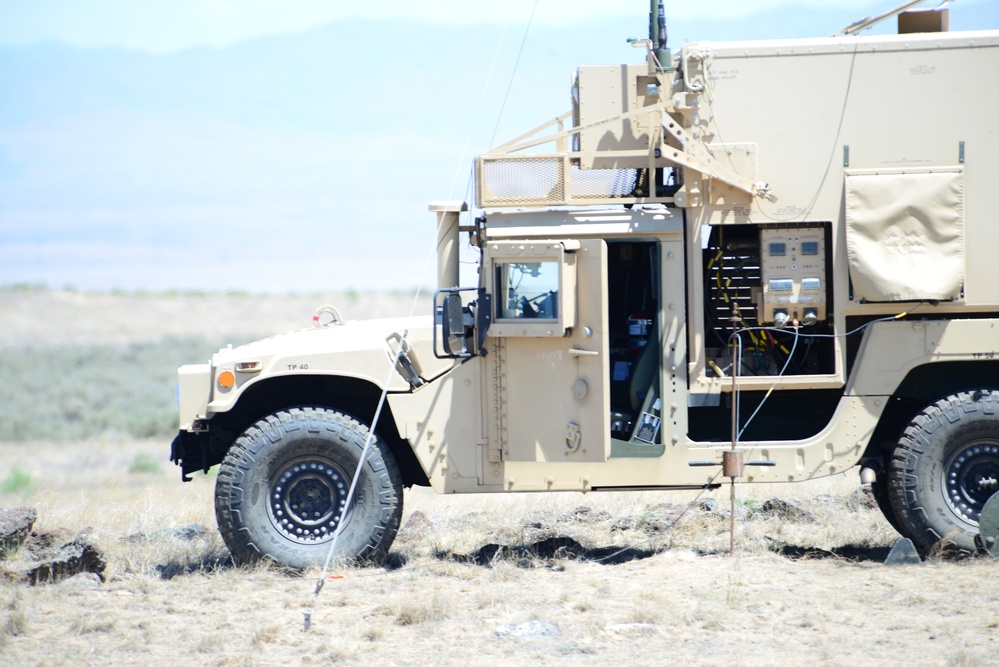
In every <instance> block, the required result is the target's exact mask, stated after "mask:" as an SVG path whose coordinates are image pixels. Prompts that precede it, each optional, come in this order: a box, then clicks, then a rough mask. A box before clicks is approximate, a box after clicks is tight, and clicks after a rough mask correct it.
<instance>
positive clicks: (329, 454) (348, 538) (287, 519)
mask: <svg viewBox="0 0 999 667" xmlns="http://www.w3.org/2000/svg"><path fill="white" fill-rule="evenodd" d="M367 437H368V428H367V427H365V426H364V425H362V424H361V423H359V422H358V421H357V420H355V419H353V418H352V417H349V416H347V415H344V414H341V413H339V412H336V411H334V410H329V409H326V408H293V409H290V410H286V411H281V412H277V413H275V414H273V415H270V416H268V417H265V418H264V419H261V420H260V421H258V422H257V423H256V424H254V425H253V426H251V427H250V428H248V429H247V430H246V431H245V432H244V433H243V435H241V436H240V437H239V438H238V439H237V440H236V442H235V443H234V444H233V446H232V447H231V448H230V449H229V452H228V454H227V455H226V457H225V459H224V460H223V462H222V464H221V466H220V467H219V475H218V481H217V482H216V485H215V515H216V518H217V519H218V524H219V530H220V532H221V533H222V538H223V540H224V541H225V543H226V546H228V547H229V551H230V552H231V553H232V555H233V558H234V559H235V560H236V562H238V563H250V562H254V561H258V560H261V559H269V560H272V561H274V562H277V563H279V564H281V565H285V566H288V567H294V568H304V567H308V566H310V565H315V564H321V563H324V562H325V560H326V557H327V555H328V553H329V549H330V542H331V541H332V539H333V533H334V531H335V530H336V528H337V524H338V522H339V521H340V520H341V519H340V514H341V511H342V510H343V508H344V505H345V503H346V500H347V493H348V490H349V489H350V483H351V480H352V478H353V475H354V471H355V470H356V469H357V463H358V461H359V460H360V457H361V452H362V450H363V449H364V443H365V440H366V439H367ZM343 514H344V518H343V519H342V520H343V521H344V522H345V524H344V527H343V530H342V532H341V533H340V536H339V537H338V538H337V548H336V552H335V554H334V555H335V556H336V557H338V558H346V559H348V560H357V559H362V560H374V561H379V560H381V559H383V558H384V557H385V555H386V554H387V553H388V549H389V547H390V546H391V544H392V541H393V540H394V539H395V535H396V532H397V531H398V529H399V520H400V517H401V516H402V482H401V475H400V473H399V467H398V465H397V464H396V462H395V459H394V458H393V457H392V454H391V452H390V451H389V449H388V447H387V446H386V445H385V443H384V442H383V441H382V440H381V439H380V438H378V437H377V436H376V437H375V438H373V440H372V443H371V447H370V449H369V451H368V455H367V457H366V458H365V461H364V466H363V468H362V469H361V474H360V478H359V479H358V482H357V489H356V490H355V493H354V499H353V502H352V503H351V506H350V507H348V508H347V509H346V511H344V512H343Z"/></svg>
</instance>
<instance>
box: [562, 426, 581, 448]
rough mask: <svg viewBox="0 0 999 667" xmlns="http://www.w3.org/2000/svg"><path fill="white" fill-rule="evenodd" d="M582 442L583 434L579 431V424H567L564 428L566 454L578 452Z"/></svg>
mask: <svg viewBox="0 0 999 667" xmlns="http://www.w3.org/2000/svg"><path fill="white" fill-rule="evenodd" d="M582 442H583V432H582V431H580V430H579V424H577V423H576V422H569V423H568V424H566V426H565V450H566V453H568V454H573V453H575V452H578V451H579V445H580V444H581V443H582Z"/></svg>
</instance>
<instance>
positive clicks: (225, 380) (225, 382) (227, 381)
mask: <svg viewBox="0 0 999 667" xmlns="http://www.w3.org/2000/svg"><path fill="white" fill-rule="evenodd" d="M218 383H219V387H221V388H222V389H232V387H233V385H235V384H236V376H235V375H234V374H233V372H232V371H231V370H229V369H228V368H226V369H225V370H223V371H221V372H220V373H219V377H218Z"/></svg>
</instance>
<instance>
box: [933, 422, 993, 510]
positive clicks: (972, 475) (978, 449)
mask: <svg viewBox="0 0 999 667" xmlns="http://www.w3.org/2000/svg"><path fill="white" fill-rule="evenodd" d="M944 489H945V491H944V493H945V495H946V499H947V505H948V506H949V507H950V509H951V511H952V512H954V514H955V515H956V516H957V517H958V518H959V519H961V520H962V521H964V522H965V523H967V524H969V525H971V526H978V517H979V516H980V515H981V513H982V507H984V506H985V502H986V501H987V500H988V499H989V498H991V497H992V494H994V493H995V492H996V491H997V490H999V441H996V440H973V441H971V442H968V443H965V444H964V445H962V446H961V447H959V448H958V449H957V450H956V451H955V452H954V453H953V454H951V456H950V458H949V459H948V460H947V465H946V466H944Z"/></svg>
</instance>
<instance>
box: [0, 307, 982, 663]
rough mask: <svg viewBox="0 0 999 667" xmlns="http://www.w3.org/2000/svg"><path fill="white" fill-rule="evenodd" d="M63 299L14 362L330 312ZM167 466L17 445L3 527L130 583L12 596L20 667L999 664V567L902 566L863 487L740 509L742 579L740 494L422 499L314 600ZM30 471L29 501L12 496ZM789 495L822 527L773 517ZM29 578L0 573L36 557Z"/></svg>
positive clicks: (205, 479) (115, 446) (811, 488)
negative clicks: (81, 552)
mask: <svg viewBox="0 0 999 667" xmlns="http://www.w3.org/2000/svg"><path fill="white" fill-rule="evenodd" d="M43 296H44V297H45V298H44V299H39V300H38V302H37V303H35V304H33V305H32V304H31V303H25V302H24V301H23V299H28V300H30V298H31V297H30V295H28V296H24V295H21V296H20V297H17V298H12V297H11V294H10V293H4V294H3V295H2V296H0V309H2V310H0V312H2V313H3V320H4V322H5V323H7V324H8V325H9V323H10V322H13V321H17V322H19V323H20V324H19V325H18V326H16V327H11V326H6V327H4V328H6V331H5V332H3V333H2V334H0V336H2V338H0V345H5V346H16V345H23V344H25V341H31V342H32V343H33V344H45V343H47V342H51V343H52V344H72V341H73V340H76V341H78V342H80V343H81V344H83V343H93V342H95V340H107V341H109V342H111V341H116V340H119V339H118V338H116V337H117V336H125V337H127V340H135V339H136V337H141V336H155V335H158V332H161V331H164V330H169V331H170V332H179V333H185V332H188V333H189V329H185V328H184V327H183V326H181V324H178V323H177V322H174V321H173V319H174V318H176V317H181V316H183V317H185V319H186V325H187V326H188V327H195V328H198V331H196V332H194V333H196V334H198V335H202V334H204V333H206V332H207V333H211V332H212V331H222V332H223V333H226V332H237V333H238V332H240V331H242V329H241V325H240V322H245V321H246V320H242V319H240V318H242V317H243V316H245V315H246V314H247V313H248V312H250V311H253V312H254V314H257V313H258V311H256V310H254V309H264V308H265V306H266V307H267V308H271V309H272V310H271V311H268V312H272V313H274V316H273V319H272V320H270V322H271V323H279V322H285V321H287V322H299V321H302V322H304V323H305V324H306V325H307V324H308V322H309V320H310V319H311V313H312V310H313V309H314V306H315V305H318V304H316V303H315V300H313V299H308V298H304V297H296V298H295V299H284V298H280V297H268V299H270V298H273V299H274V301H273V302H268V303H270V305H266V304H261V303H255V302H254V300H253V298H250V301H249V302H247V301H240V300H241V299H247V298H248V297H221V296H211V297H202V296H192V295H189V296H177V297H165V296H160V297H155V298H153V297H149V296H143V297H139V296H136V295H131V296H129V295H119V296H111V295H91V297H92V298H88V297H87V295H79V294H62V293H44V294H43ZM396 298H397V299H399V298H400V297H396ZM157 299H158V300H159V301H157ZM410 299H411V297H405V298H402V302H403V303H404V308H405V312H408V306H409V301H410ZM183 300H190V301H183ZM363 300H364V297H363V296H362V297H358V298H357V302H358V303H359V302H361V301H363ZM164 301H165V303H161V302H164ZM192 302H193V303H194V305H192ZM325 302H326V299H321V300H319V303H325ZM396 305H398V303H397V304H396ZM126 306H127V307H126ZM343 310H348V309H347V308H343ZM396 312H398V311H396ZM171 313H173V314H174V315H173V318H172V317H171V315H170V314H171ZM192 313H194V314H192ZM345 315H346V313H345ZM355 316H356V317H362V316H363V315H360V314H358V315H351V317H355ZM14 318H18V319H16V320H15V319H14ZM187 318H191V319H187ZM282 318H284V319H282ZM38 319H45V323H40V322H38V321H37V320H38ZM243 326H245V325H243ZM269 326H271V325H270V324H269V325H265V329H266V328H268V327H269ZM273 326H277V324H273ZM245 328H246V329H247V330H249V329H251V328H254V327H249V326H245ZM279 328H280V327H279ZM168 449H169V442H168V439H163V440H159V439H153V440H131V439H127V438H99V439H93V440H89V441H84V442H73V443H62V444H53V443H45V442H30V443H3V442H0V483H2V484H3V486H2V487H0V488H2V489H4V490H0V507H15V506H31V507H35V508H36V510H37V511H38V516H39V519H38V522H37V524H36V528H38V529H54V528H58V527H65V528H69V529H71V530H73V531H76V530H80V529H82V528H84V527H90V528H91V529H92V535H93V536H94V538H95V540H96V541H97V543H98V544H99V545H100V546H101V547H102V548H103V550H104V551H105V554H106V557H107V561H108V565H107V569H106V571H105V573H104V574H105V580H104V581H103V582H102V581H100V580H99V579H98V578H97V577H96V576H93V575H78V576H76V577H74V578H72V579H69V580H66V581H63V582H60V583H54V584H47V585H39V586H29V585H26V584H24V583H19V582H17V581H16V580H13V579H8V578H0V664H10V665H15V664H16V665H62V664H70V663H72V664H74V665H105V664H122V665H160V664H205V665H277V664H352V665H361V664H364V665H367V664H388V665H464V664H476V663H489V664H500V665H524V664H542V665H546V664H570V663H571V664H580V665H606V664H635V665H652V664H663V663H670V664H691V665H708V664H712V665H716V664H729V665H783V664H808V665H841V664H862V663H864V664H912V665H991V664H995V662H996V659H995V656H996V655H997V653H999V639H997V638H999V587H996V586H995V585H994V581H995V579H996V575H997V572H999V570H997V567H999V564H997V563H996V562H994V561H991V560H986V559H971V560H965V561H946V560H935V559H931V560H930V561H928V562H925V563H922V564H918V565H905V566H886V565H884V564H883V563H882V562H883V560H884V558H885V556H886V554H887V552H888V550H889V548H890V547H891V545H892V544H893V543H894V542H895V540H896V539H897V537H898V536H897V534H896V533H895V532H894V531H893V530H892V529H891V527H890V526H889V525H888V524H887V522H886V521H885V520H884V519H883V518H882V517H881V516H880V514H879V513H878V511H877V510H876V509H874V508H873V505H872V503H871V501H870V498H869V497H868V496H867V495H865V494H864V493H862V491H860V490H859V482H858V479H857V473H856V471H855V470H854V471H848V472H847V473H845V474H843V475H840V476H837V477H834V478H830V479H824V480H818V481H815V482H810V483H807V484H798V485H773V486H766V487H764V486H754V487H739V488H738V515H739V517H740V520H739V521H738V522H737V527H736V553H735V556H734V557H730V556H729V555H728V540H729V537H728V530H729V520H728V518H727V517H726V516H725V511H726V509H727V507H728V490H727V489H721V490H718V491H715V492H713V493H709V494H703V495H699V494H696V493H693V492H688V493H665V492H662V493H660V492H639V493H631V494H627V493H608V494H589V495H582V494H524V495H509V496H505V495H504V496H449V497H439V496H436V495H435V494H434V493H433V492H432V491H431V490H428V489H412V490H409V491H407V492H406V496H405V509H404V515H403V528H402V529H401V531H400V533H399V536H398V538H397V539H396V542H395V544H394V546H393V548H392V550H391V553H390V559H389V562H388V564H387V565H386V566H379V567H354V568H346V569H343V568H340V567H334V568H333V569H332V570H331V572H330V573H329V575H328V576H327V578H325V579H324V580H323V581H324V585H323V587H322V590H321V591H320V594H319V595H318V597H316V596H315V595H314V591H315V589H316V585H317V582H318V581H319V580H320V576H321V572H320V571H319V570H318V569H316V570H312V571H308V572H305V573H289V572H284V571H280V570H278V569H275V568H273V567H264V566H259V567H235V566H233V565H232V564H231V562H230V561H229V559H228V556H227V553H226V551H225V547H224V546H223V544H222V542H221V539H220V537H219V535H218V532H217V529H216V524H215V518H214V510H213V490H214V478H213V476H212V475H211V474H209V475H207V476H205V475H199V476H196V478H195V479H194V481H192V482H191V483H189V484H182V483H181V482H180V475H179V472H178V471H177V469H176V468H174V467H173V466H172V465H170V464H169V463H168V462H167V461H166V459H167V455H168ZM15 470H17V471H20V479H21V480H22V482H21V483H17V484H15V483H10V484H8V483H7V481H8V480H12V479H14V477H13V473H14V471H15ZM15 481H16V480H15ZM774 497H777V498H780V499H782V500H784V501H786V502H787V503H788V504H789V505H788V506H789V507H791V508H793V509H796V510H801V511H800V512H795V511H786V510H784V511H768V510H767V509H766V508H767V507H768V506H769V507H771V508H772V507H773V505H774V504H773V503H770V504H769V505H768V503H767V502H766V501H767V500H768V499H771V498H774ZM708 501H714V503H712V502H708ZM778 505H779V504H778ZM9 556H10V559H9V560H8V561H7V562H6V563H0V573H2V572H10V571H13V570H14V569H15V566H16V564H17V563H18V559H19V558H23V557H24V556H23V554H18V553H14V554H9ZM306 612H308V613H309V614H310V627H309V628H308V630H306V629H305V613H306Z"/></svg>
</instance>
